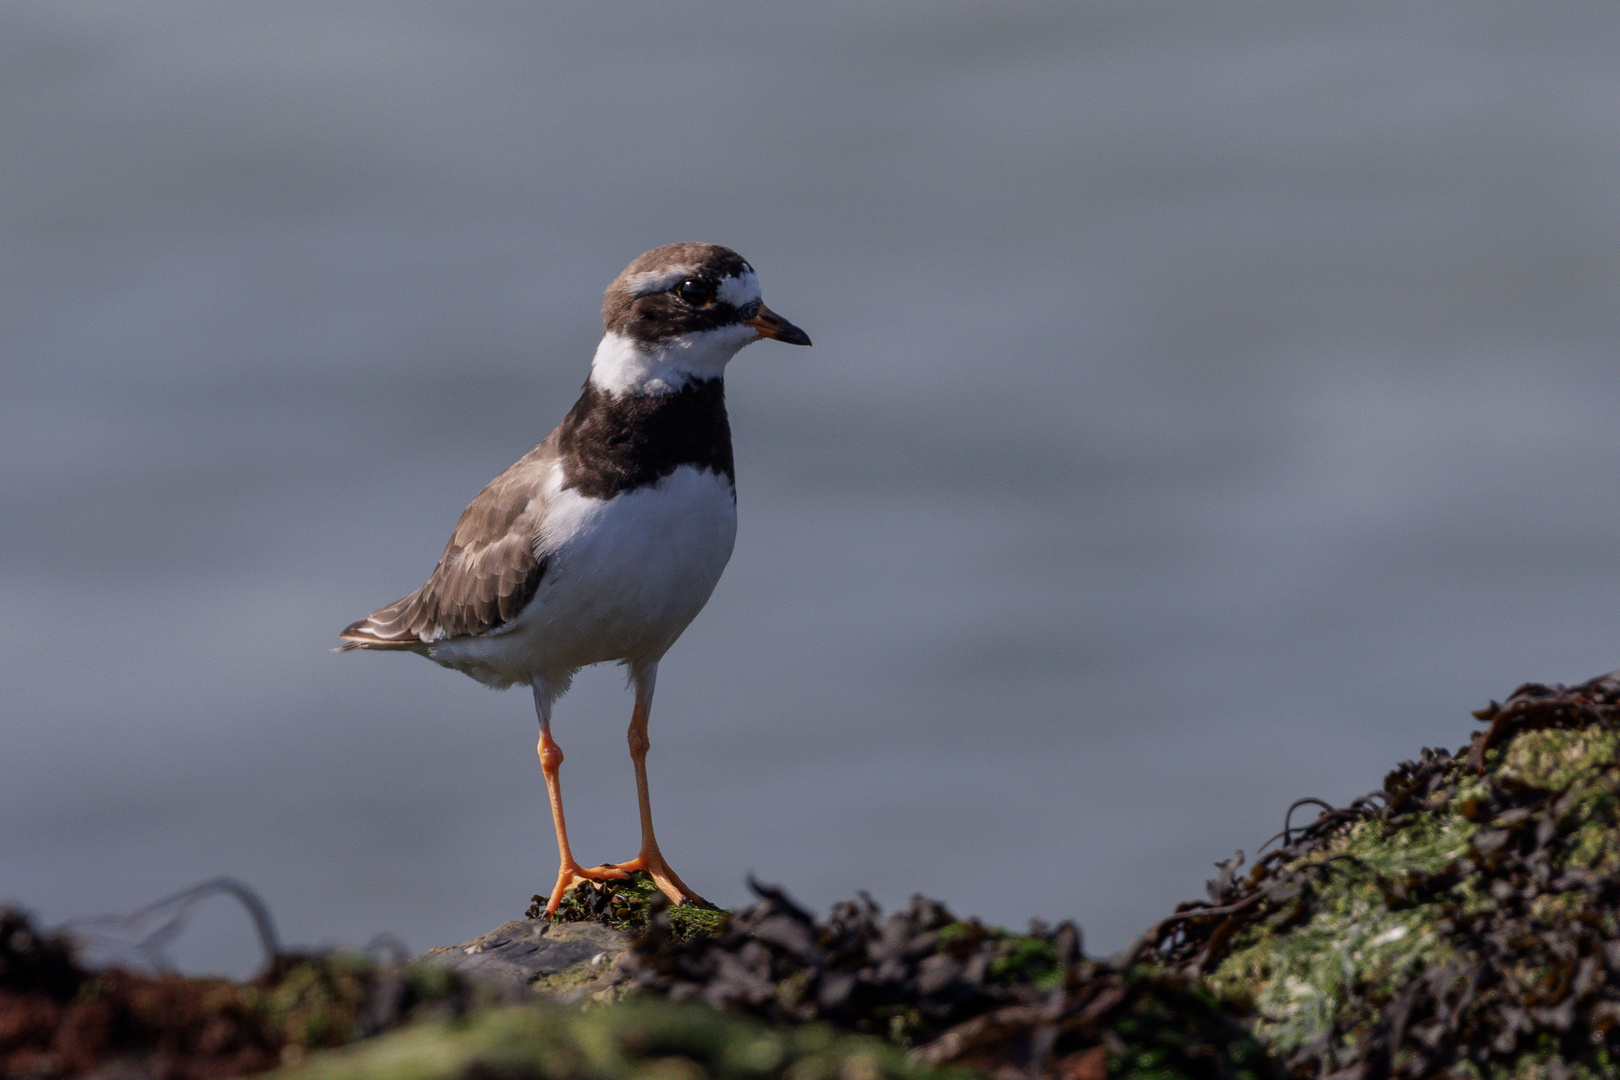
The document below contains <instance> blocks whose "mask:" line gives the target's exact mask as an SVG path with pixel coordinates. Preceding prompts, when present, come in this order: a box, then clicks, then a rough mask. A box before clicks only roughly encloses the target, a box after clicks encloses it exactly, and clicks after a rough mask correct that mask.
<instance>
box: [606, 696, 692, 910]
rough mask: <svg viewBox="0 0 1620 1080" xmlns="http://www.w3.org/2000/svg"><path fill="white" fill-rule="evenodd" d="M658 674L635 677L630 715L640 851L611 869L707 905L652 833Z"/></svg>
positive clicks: (681, 900)
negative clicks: (650, 726) (650, 769)
mask: <svg viewBox="0 0 1620 1080" xmlns="http://www.w3.org/2000/svg"><path fill="white" fill-rule="evenodd" d="M656 675H657V668H654V669H652V670H651V671H648V672H646V673H645V674H643V675H638V676H637V677H636V706H635V710H634V711H633V712H631V714H630V760H631V761H632V762H634V763H635V766H636V798H637V800H638V801H639V802H640V804H641V851H640V853H639V854H637V855H636V857H635V858H633V859H631V860H630V861H629V862H623V863H618V864H617V865H615V866H613V867H612V869H614V870H622V871H624V872H626V873H631V872H634V871H636V870H645V871H646V872H647V873H648V874H650V875H651V876H652V879H653V884H655V885H657V886H658V891H659V892H661V893H663V894H664V895H665V896H667V897H669V899H670V902H671V903H676V904H707V903H708V901H706V900H704V899H703V897H701V896H699V895H698V894H697V893H696V891H694V890H693V889H692V887H691V886H689V885H687V884H686V882H684V881H682V880H681V879H680V877H679V876H678V875H677V874H676V873H675V871H674V870H672V869H670V866H669V863H668V862H666V861H665V859H664V853H663V852H662V851H659V850H658V838H657V837H656V836H655V835H654V834H653V822H652V799H651V797H650V796H649V795H648V792H647V749H648V748H649V747H650V746H651V745H652V743H651V741H650V740H649V739H648V738H647V719H648V717H649V715H650V714H651V712H652V692H653V680H654V678H655V677H656Z"/></svg>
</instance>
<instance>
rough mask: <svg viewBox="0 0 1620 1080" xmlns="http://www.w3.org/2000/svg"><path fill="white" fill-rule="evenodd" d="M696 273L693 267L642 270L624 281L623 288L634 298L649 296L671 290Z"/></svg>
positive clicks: (695, 268)
mask: <svg viewBox="0 0 1620 1080" xmlns="http://www.w3.org/2000/svg"><path fill="white" fill-rule="evenodd" d="M696 273H697V267H695V266H666V267H665V268H664V269H662V270H643V271H642V272H641V273H639V274H631V275H630V276H629V277H627V278H625V279H624V287H625V288H626V289H628V290H629V292H630V295H631V296H634V297H638V298H639V297H643V296H651V295H652V294H653V293H661V292H663V291H665V290H666V289H672V288H674V287H675V286H677V285H679V284H680V283H681V282H683V281H685V280H686V279H687V278H689V277H692V276H693V275H695V274H696Z"/></svg>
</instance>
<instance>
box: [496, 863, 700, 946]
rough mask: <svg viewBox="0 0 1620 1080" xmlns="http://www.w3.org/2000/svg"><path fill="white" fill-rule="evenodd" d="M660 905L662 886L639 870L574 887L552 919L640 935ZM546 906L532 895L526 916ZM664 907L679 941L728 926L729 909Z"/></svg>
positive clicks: (539, 914) (539, 913)
mask: <svg viewBox="0 0 1620 1080" xmlns="http://www.w3.org/2000/svg"><path fill="white" fill-rule="evenodd" d="M655 896H657V897H660V900H659V901H658V902H657V904H655V902H654V900H653V898H654V897H655ZM659 904H662V897H661V894H660V893H659V892H658V886H657V885H655V884H653V879H652V876H651V875H649V874H647V873H645V872H643V871H637V872H636V873H634V874H632V875H630V878H629V879H628V880H626V881H606V882H601V883H600V884H595V885H593V884H589V883H587V884H585V885H581V886H579V887H578V888H576V889H574V890H572V891H571V892H569V893H568V894H567V895H565V896H564V897H563V900H562V903H561V904H559V905H558V906H557V913H556V914H555V915H553V916H551V921H552V922H554V923H563V922H597V923H601V924H603V925H604V926H611V927H614V928H616V929H619V930H624V931H626V932H628V933H631V934H640V933H642V932H644V931H645V930H646V929H647V924H648V921H649V920H650V919H651V917H652V914H653V911H654V908H655V907H656V906H658V905H659ZM545 906H546V897H543V896H540V895H538V894H536V895H535V896H532V897H530V898H529V909H528V911H527V912H525V915H526V917H527V918H530V919H538V918H541V917H543V916H544V913H545ZM663 910H664V911H665V912H666V913H667V914H668V916H669V925H670V932H671V934H672V935H673V936H674V938H675V940H676V941H690V940H692V939H693V938H700V937H710V936H712V935H714V934H717V933H719V932H720V928H721V927H722V926H724V925H725V919H726V912H725V910H724V909H722V908H718V907H715V906H714V905H713V904H707V905H703V904H676V905H672V906H669V907H665V908H664V909H663Z"/></svg>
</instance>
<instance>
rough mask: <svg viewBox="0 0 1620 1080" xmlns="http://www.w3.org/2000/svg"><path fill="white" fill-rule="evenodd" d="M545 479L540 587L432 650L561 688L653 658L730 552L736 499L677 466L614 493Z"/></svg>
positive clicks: (498, 675) (495, 674)
mask: <svg viewBox="0 0 1620 1080" xmlns="http://www.w3.org/2000/svg"><path fill="white" fill-rule="evenodd" d="M559 486H560V478H559V479H558V480H557V481H555V482H554V483H553V484H552V485H548V487H549V490H548V491H547V492H546V515H545V527H544V529H543V530H542V533H541V536H540V540H539V544H538V545H537V547H538V551H539V554H540V556H541V557H542V558H545V559H546V560H547V563H546V572H545V575H544V577H542V578H541V581H540V588H539V591H538V592H536V593H535V597H534V599H533V600H531V601H530V602H529V604H528V606H527V607H525V608H524V609H523V611H522V612H521V613H520V614H519V615H518V617H517V618H516V619H514V620H513V621H512V622H510V623H508V624H507V625H506V626H505V627H502V628H501V629H500V630H499V631H497V632H495V633H494V634H490V635H487V636H482V637H472V638H452V639H450V640H448V641H444V642H441V643H439V644H438V645H435V646H433V647H432V648H431V649H430V651H429V653H428V655H429V656H430V657H431V658H432V659H434V660H436V661H438V662H439V663H441V664H445V665H446V666H448V667H454V668H458V669H460V670H462V671H465V672H467V673H468V674H469V675H472V676H473V677H474V678H476V679H478V680H479V681H481V682H485V683H489V684H491V685H494V686H510V685H512V684H513V683H518V682H527V681H529V680H530V679H532V678H534V677H535V676H539V677H540V678H543V679H546V680H547V681H549V682H552V683H553V684H556V688H557V689H558V690H561V689H562V688H564V687H566V686H567V683H568V679H569V677H570V676H571V675H572V674H573V673H574V672H575V671H577V670H579V669H580V668H582V667H585V666H587V665H590V664H598V663H602V662H604V661H608V660H624V661H628V662H630V663H632V664H642V663H651V662H655V661H656V660H657V659H658V658H659V657H661V656H663V654H664V653H665V652H666V651H667V650H668V649H669V647H670V646H671V645H673V644H674V643H675V639H676V638H678V637H680V635H681V632H682V631H683V630H685V629H686V627H687V625H688V624H689V623H690V622H691V621H692V620H693V618H695V617H696V616H697V613H698V612H699V611H701V610H702V609H703V605H704V604H705V603H707V602H708V599H709V594H710V593H712V592H713V591H714V587H715V584H716V583H717V582H719V580H720V574H721V571H723V570H724V569H725V568H726V562H727V561H728V560H729V559H730V558H731V549H732V545H733V544H734V543H735V541H736V537H737V505H736V498H735V496H734V494H733V490H732V486H731V481H730V480H729V479H727V478H726V477H725V476H722V475H717V474H715V473H712V472H708V471H699V470H698V469H696V468H694V467H692V466H682V467H681V468H679V469H676V470H675V472H673V473H672V474H670V475H669V476H667V477H665V478H664V479H662V480H660V481H659V482H658V483H657V484H653V485H649V486H647V487H643V488H637V489H636V490H634V491H630V492H626V493H624V494H622V495H618V496H616V497H614V498H612V499H606V500H603V499H592V498H586V497H584V496H581V495H580V494H579V493H578V492H576V491H560V490H558V487H559Z"/></svg>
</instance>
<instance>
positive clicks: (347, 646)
mask: <svg viewBox="0 0 1620 1080" xmlns="http://www.w3.org/2000/svg"><path fill="white" fill-rule="evenodd" d="M384 610H387V609H386V608H385V609H384ZM375 620H376V615H368V616H366V617H365V618H364V619H360V620H359V621H357V622H352V623H350V624H349V625H348V626H345V627H344V628H343V632H342V633H340V634H338V637H339V639H341V640H342V642H343V644H342V645H339V646H338V647H337V648H336V649H335V650H334V651H335V652H348V651H349V650H351V649H393V650H402V651H403V650H410V649H419V648H421V647H422V644H423V643H422V639H421V638H419V637H417V636H416V635H414V634H412V635H410V636H408V637H383V636H382V635H380V634H378V633H377V629H376V622H375Z"/></svg>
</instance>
